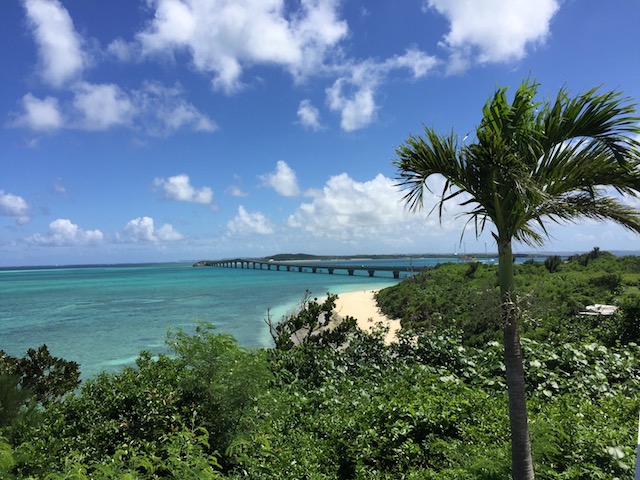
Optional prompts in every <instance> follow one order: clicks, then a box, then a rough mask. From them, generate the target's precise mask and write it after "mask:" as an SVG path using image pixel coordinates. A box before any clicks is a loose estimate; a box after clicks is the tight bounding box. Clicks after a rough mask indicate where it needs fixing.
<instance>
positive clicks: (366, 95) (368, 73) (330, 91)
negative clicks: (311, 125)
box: [326, 49, 439, 132]
mask: <svg viewBox="0 0 640 480" xmlns="http://www.w3.org/2000/svg"><path fill="white" fill-rule="evenodd" d="M438 63H439V62H438V60H437V59H436V57H433V56H430V55H427V54H425V53H424V52H421V51H419V50H415V49H410V50H407V52H406V53H405V54H404V55H396V56H394V57H391V58H390V59H387V60H385V61H383V62H374V61H372V60H368V61H364V62H360V63H357V64H353V65H349V66H347V67H345V72H344V74H343V76H341V77H339V78H338V79H337V80H336V81H335V82H334V83H333V85H332V86H331V87H329V88H327V90H326V94H327V103H328V105H329V108H330V109H331V110H333V111H336V112H339V113H340V117H341V119H340V126H341V127H342V129H343V130H345V131H347V132H352V131H354V130H358V129H361V128H364V127H366V126H368V125H369V124H370V123H371V122H373V121H374V120H375V116H376V111H377V110H378V106H377V104H376V100H375V95H376V91H377V89H378V88H379V87H380V85H381V84H382V83H384V82H385V81H386V79H387V77H388V76H389V74H390V73H392V72H393V71H394V70H400V69H402V70H404V69H408V70H410V71H411V73H412V76H413V78H420V77H423V76H425V75H427V74H428V73H429V72H430V71H431V70H433V69H434V68H435V67H436V66H437V65H438Z"/></svg>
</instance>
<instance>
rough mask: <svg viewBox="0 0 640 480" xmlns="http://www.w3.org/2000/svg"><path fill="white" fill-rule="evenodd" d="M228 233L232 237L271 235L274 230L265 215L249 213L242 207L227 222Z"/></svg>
mask: <svg viewBox="0 0 640 480" xmlns="http://www.w3.org/2000/svg"><path fill="white" fill-rule="evenodd" d="M227 231H228V232H229V233H230V234H231V235H251V234H260V235H269V234H271V233H273V232H274V228H273V225H272V224H271V222H270V221H269V219H268V218H267V217H265V216H264V214H263V213H261V212H253V213H249V212H247V211H246V210H245V208H244V207H243V206H240V207H238V214H237V215H236V216H235V217H234V218H232V219H231V220H229V221H228V222H227Z"/></svg>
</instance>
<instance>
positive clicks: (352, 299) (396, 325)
mask: <svg viewBox="0 0 640 480" xmlns="http://www.w3.org/2000/svg"><path fill="white" fill-rule="evenodd" d="M375 293H376V290H364V291H358V292H347V293H340V294H338V300H336V308H335V312H336V314H337V315H339V316H341V317H346V316H351V317H354V318H355V319H357V320H358V327H360V329H361V330H363V331H365V332H367V331H371V330H373V329H374V328H375V326H376V324H377V323H382V324H383V325H384V326H385V327H389V332H388V333H387V335H386V336H385V343H387V344H389V343H391V342H394V341H396V333H397V332H398V330H400V320H392V319H390V318H388V317H386V316H384V315H383V314H382V313H380V310H379V309H378V305H377V304H376V300H375V298H374V297H373V295H374V294H375Z"/></svg>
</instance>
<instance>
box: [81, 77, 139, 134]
mask: <svg viewBox="0 0 640 480" xmlns="http://www.w3.org/2000/svg"><path fill="white" fill-rule="evenodd" d="M74 91H75V98H74V100H73V105H74V107H75V108H76V110H77V111H78V113H79V114H80V119H79V120H78V126H79V127H80V128H82V129H86V130H107V129H109V128H111V127H114V126H118V125H127V124H129V123H130V122H131V120H132V117H133V115H135V113H136V108H135V107H134V105H133V104H132V102H131V100H130V99H129V98H128V96H127V95H126V93H124V92H123V91H122V90H121V89H120V87H118V86H117V85H114V84H91V83H86V82H82V83H79V84H78V85H76V86H75V88H74Z"/></svg>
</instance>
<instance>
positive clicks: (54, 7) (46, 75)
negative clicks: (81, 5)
mask: <svg viewBox="0 0 640 480" xmlns="http://www.w3.org/2000/svg"><path fill="white" fill-rule="evenodd" d="M23 4H24V7H25V9H26V11H27V18H28V20H29V25H30V27H31V28H32V30H33V34H34V38H35V41H36V44H37V47H38V53H39V56H40V62H41V64H42V71H41V75H42V78H43V79H44V80H45V81H46V82H47V83H49V84H50V85H52V86H54V87H60V86H62V85H64V84H65V83H66V82H67V81H69V80H73V79H75V78H77V77H78V76H79V75H80V74H81V73H82V70H83V69H84V67H85V64H86V58H85V56H84V54H83V52H82V39H81V38H80V36H79V35H78V34H77V33H76V31H75V29H74V27H73V22H72V20H71V17H70V16H69V13H68V12H67V10H66V9H65V8H64V7H63V6H62V4H61V3H60V2H59V1H58V0H24V2H23Z"/></svg>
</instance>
